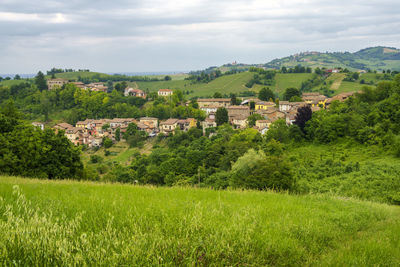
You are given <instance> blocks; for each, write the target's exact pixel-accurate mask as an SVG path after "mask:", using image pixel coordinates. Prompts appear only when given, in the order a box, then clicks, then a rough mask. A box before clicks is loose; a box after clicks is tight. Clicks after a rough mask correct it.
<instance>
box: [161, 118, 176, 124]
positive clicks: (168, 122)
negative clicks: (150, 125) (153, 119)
mask: <svg viewBox="0 0 400 267" xmlns="http://www.w3.org/2000/svg"><path fill="white" fill-rule="evenodd" d="M177 122H178V119H173V118H170V119H168V120H166V121H163V122H161V123H160V125H173V124H175V123H177Z"/></svg>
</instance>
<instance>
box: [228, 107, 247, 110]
mask: <svg viewBox="0 0 400 267" xmlns="http://www.w3.org/2000/svg"><path fill="white" fill-rule="evenodd" d="M228 109H243V110H249V109H250V107H249V106H229V107H228Z"/></svg>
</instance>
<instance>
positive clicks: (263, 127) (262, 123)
mask: <svg viewBox="0 0 400 267" xmlns="http://www.w3.org/2000/svg"><path fill="white" fill-rule="evenodd" d="M271 123H272V121H271V120H270V119H267V120H256V125H255V127H254V128H255V129H257V130H258V131H259V132H260V133H261V134H263V135H264V134H265V133H266V132H267V131H268V129H269V126H270V125H271Z"/></svg>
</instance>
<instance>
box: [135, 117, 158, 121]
mask: <svg viewBox="0 0 400 267" xmlns="http://www.w3.org/2000/svg"><path fill="white" fill-rule="evenodd" d="M139 120H141V121H144V120H152V121H157V120H158V119H157V118H154V117H141V118H140V119H139Z"/></svg>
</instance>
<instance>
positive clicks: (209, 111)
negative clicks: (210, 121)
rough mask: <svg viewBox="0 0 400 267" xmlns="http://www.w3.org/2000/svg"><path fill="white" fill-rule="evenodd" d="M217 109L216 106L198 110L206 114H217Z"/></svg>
mask: <svg viewBox="0 0 400 267" xmlns="http://www.w3.org/2000/svg"><path fill="white" fill-rule="evenodd" d="M218 108H219V107H218V106H206V107H201V108H200V109H201V110H202V111H205V112H206V114H210V113H215V112H217V109H218Z"/></svg>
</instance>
